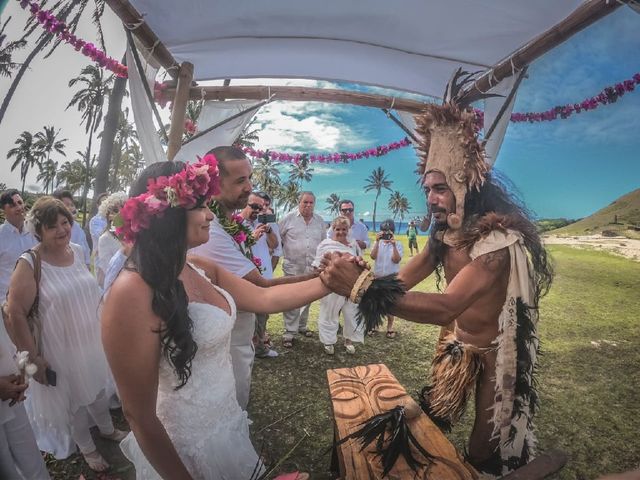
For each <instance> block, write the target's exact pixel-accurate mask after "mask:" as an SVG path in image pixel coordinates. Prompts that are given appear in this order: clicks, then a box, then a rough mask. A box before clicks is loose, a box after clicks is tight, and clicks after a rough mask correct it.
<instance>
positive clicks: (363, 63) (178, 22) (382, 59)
mask: <svg viewBox="0 0 640 480" xmlns="http://www.w3.org/2000/svg"><path fill="white" fill-rule="evenodd" d="M130 3H131V4H132V5H133V6H134V7H135V8H136V9H137V10H138V12H140V13H141V14H142V15H143V16H144V20H145V21H146V22H147V24H148V25H149V26H150V28H151V29H152V30H153V31H154V32H155V33H156V35H157V36H158V38H159V39H160V41H161V42H162V43H163V44H164V45H165V46H166V47H167V48H168V49H169V51H170V52H171V54H172V55H173V56H174V58H175V59H176V60H177V61H178V62H184V61H188V62H191V63H192V64H193V65H194V66H195V71H194V79H195V80H198V81H202V80H212V79H223V78H265V77H275V78H308V79H319V80H330V81H345V82H354V83H362V84H369V85H377V86H382V87H387V88H393V89H397V90H404V91H409V92H415V93H420V94H425V95H430V96H436V97H440V96H442V92H443V90H444V86H445V85H446V83H447V81H448V80H449V78H450V76H451V73H452V72H453V71H454V69H456V68H458V67H462V68H463V69H465V70H467V71H477V70H486V69H487V68H488V67H490V66H492V65H494V64H495V63H497V62H498V61H500V60H501V59H503V58H505V57H507V56H508V55H509V54H510V53H511V52H513V51H514V50H516V49H517V48H519V47H521V46H523V45H525V44H526V43H528V42H529V41H530V40H532V39H533V38H535V37H536V36H537V35H539V34H540V33H542V32H544V31H545V30H547V29H549V28H550V27H552V26H554V25H555V24H557V23H558V22H560V21H561V20H562V19H563V18H565V17H566V16H568V15H569V14H570V13H571V12H572V11H574V10H575V9H576V8H577V7H578V6H579V5H580V4H581V3H582V2H581V1H580V0H562V1H558V0H536V1H531V0H491V1H482V0H429V1H426V0H395V1H389V0H323V1H321V2H318V1H309V0H269V1H265V0H243V1H229V0H227V1H221V0H188V1H187V0H130Z"/></svg>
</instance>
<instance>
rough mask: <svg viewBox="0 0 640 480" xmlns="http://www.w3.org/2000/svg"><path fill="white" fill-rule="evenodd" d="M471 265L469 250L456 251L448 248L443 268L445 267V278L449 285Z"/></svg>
mask: <svg viewBox="0 0 640 480" xmlns="http://www.w3.org/2000/svg"><path fill="white" fill-rule="evenodd" d="M470 263H471V257H470V256H469V253H468V252H467V250H456V249H455V248H448V249H447V251H446V252H445V255H444V259H443V262H442V266H443V267H444V276H445V278H446V280H447V283H451V281H452V280H453V279H454V278H455V276H456V275H457V274H458V272H460V270H462V269H463V268H464V267H466V266H467V265H469V264H470Z"/></svg>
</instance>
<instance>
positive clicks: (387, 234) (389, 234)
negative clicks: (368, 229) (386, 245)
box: [380, 232, 393, 240]
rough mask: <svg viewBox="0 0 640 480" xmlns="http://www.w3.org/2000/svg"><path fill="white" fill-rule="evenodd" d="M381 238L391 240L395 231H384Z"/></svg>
mask: <svg viewBox="0 0 640 480" xmlns="http://www.w3.org/2000/svg"><path fill="white" fill-rule="evenodd" d="M380 238H381V239H382V240H391V239H392V238H393V233H391V232H382V235H381V236H380Z"/></svg>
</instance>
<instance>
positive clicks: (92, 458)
mask: <svg viewBox="0 0 640 480" xmlns="http://www.w3.org/2000/svg"><path fill="white" fill-rule="evenodd" d="M82 456H83V457H84V461H85V462H87V465H89V468H90V469H91V470H93V471H94V472H106V471H107V470H109V468H110V466H109V464H108V463H107V461H106V460H105V459H104V457H103V456H102V455H100V452H98V450H94V451H93V452H91V453H83V454H82Z"/></svg>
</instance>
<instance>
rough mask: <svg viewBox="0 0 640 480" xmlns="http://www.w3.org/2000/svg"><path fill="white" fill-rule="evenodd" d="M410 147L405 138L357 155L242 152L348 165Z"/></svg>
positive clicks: (275, 158) (286, 159)
mask: <svg viewBox="0 0 640 480" xmlns="http://www.w3.org/2000/svg"><path fill="white" fill-rule="evenodd" d="M409 145H411V141H410V140H409V139H408V138H407V137H405V138H403V139H402V140H400V141H397V142H391V143H389V144H387V145H378V146H377V147H374V148H369V149H367V150H362V151H360V152H355V153H347V152H336V153H328V154H325V155H323V154H317V153H284V152H276V151H275V150H254V149H253V148H251V147H242V150H243V151H244V153H246V154H247V155H249V156H250V157H252V158H267V157H268V158H270V159H271V160H278V161H281V162H289V163H299V162H302V161H307V162H317V163H340V162H343V163H348V162H349V161H351V160H359V159H361V158H369V157H382V156H384V155H387V154H388V153H389V152H392V151H393V150H398V149H400V148H404V147H408V146H409Z"/></svg>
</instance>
